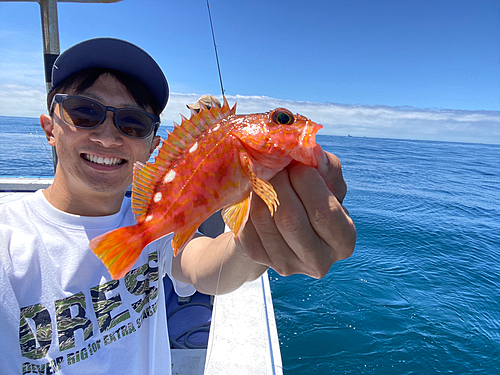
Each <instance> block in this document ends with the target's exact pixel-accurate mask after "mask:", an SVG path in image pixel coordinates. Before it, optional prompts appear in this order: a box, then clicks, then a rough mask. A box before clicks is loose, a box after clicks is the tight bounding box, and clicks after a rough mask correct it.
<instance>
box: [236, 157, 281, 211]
mask: <svg viewBox="0 0 500 375" xmlns="http://www.w3.org/2000/svg"><path fill="white" fill-rule="evenodd" d="M245 161H246V165H247V172H248V175H249V176H250V181H251V182H252V188H253V191H255V194H257V195H258V196H259V197H260V198H261V199H262V200H263V201H264V203H265V204H266V205H267V208H269V212H270V213H271V216H273V215H274V213H275V212H276V210H277V209H278V206H279V204H280V202H279V200H278V194H276V191H274V188H273V185H271V184H270V183H269V182H268V181H265V180H262V179H260V178H259V177H257V175H256V174H255V173H253V171H252V168H251V167H250V164H249V162H248V159H246V160H245Z"/></svg>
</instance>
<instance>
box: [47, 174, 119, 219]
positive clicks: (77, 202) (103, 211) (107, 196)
mask: <svg viewBox="0 0 500 375" xmlns="http://www.w3.org/2000/svg"><path fill="white" fill-rule="evenodd" d="M125 193H126V191H118V192H117V191H113V192H96V191H90V192H89V191H85V192H84V191H78V190H77V189H74V190H71V191H70V189H68V188H67V185H65V184H61V183H58V180H57V178H55V179H54V183H53V184H52V185H51V186H49V187H48V188H47V189H45V190H44V191H43V194H44V196H45V198H46V199H47V201H48V202H49V203H50V204H51V205H52V206H54V207H55V208H57V209H58V210H60V211H64V212H67V213H70V214H73V215H80V216H107V215H113V214H115V213H117V212H118V211H120V208H121V205H122V202H123V197H124V196H125Z"/></svg>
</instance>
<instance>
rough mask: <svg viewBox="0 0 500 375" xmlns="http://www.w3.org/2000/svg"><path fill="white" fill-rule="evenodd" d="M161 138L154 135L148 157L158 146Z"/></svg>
mask: <svg viewBox="0 0 500 375" xmlns="http://www.w3.org/2000/svg"><path fill="white" fill-rule="evenodd" d="M160 141H161V137H160V136H159V135H155V136H154V138H153V141H152V142H151V149H150V150H149V155H151V154H152V153H153V151H154V150H155V149H156V147H158V145H159V144H160Z"/></svg>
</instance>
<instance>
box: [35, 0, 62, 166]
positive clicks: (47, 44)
mask: <svg viewBox="0 0 500 375" xmlns="http://www.w3.org/2000/svg"><path fill="white" fill-rule="evenodd" d="M39 4H40V13H41V16H42V35H43V64H44V69H45V88H46V90H47V94H48V93H49V91H50V84H51V81H52V77H51V74H52V66H53V65H54V61H56V59H57V56H59V53H60V50H59V26H58V20H57V0H39ZM52 164H53V165H54V173H56V167H57V151H56V148H55V147H54V146H53V147H52Z"/></svg>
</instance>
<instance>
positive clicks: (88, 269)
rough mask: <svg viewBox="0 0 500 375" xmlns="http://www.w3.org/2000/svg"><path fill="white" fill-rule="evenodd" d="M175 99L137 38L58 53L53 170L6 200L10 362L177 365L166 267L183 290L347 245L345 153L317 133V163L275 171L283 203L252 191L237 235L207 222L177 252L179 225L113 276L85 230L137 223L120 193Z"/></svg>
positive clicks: (317, 270) (31, 366)
mask: <svg viewBox="0 0 500 375" xmlns="http://www.w3.org/2000/svg"><path fill="white" fill-rule="evenodd" d="M167 100H168V84H167V81H166V79H165V77H164V75H163V73H162V71H161V69H160V68H159V67H158V65H157V64H156V62H155V61H154V60H153V59H152V58H151V57H150V56H149V55H148V54H147V53H146V52H144V51H143V50H141V49H140V48H138V47H137V46H135V45H133V44H130V43H128V42H125V41H121V40H118V39H111V38H98V39H91V40H88V41H84V42H82V43H79V44H77V45H75V46H73V47H72V48H70V49H68V50H67V51H65V52H64V53H63V54H62V55H61V56H59V58H58V59H57V60H56V62H55V64H54V68H53V71H52V90H51V92H50V93H49V95H48V101H47V102H48V106H49V115H42V116H41V117H40V122H41V126H42V128H43V130H44V132H45V135H46V137H47V140H48V142H49V144H50V145H51V146H55V147H56V150H57V153H58V156H59V164H58V166H57V169H56V172H55V176H54V183H53V184H52V185H51V186H50V187H48V188H47V189H45V190H43V191H42V190H40V191H38V192H36V193H35V194H31V195H28V196H25V197H23V198H21V199H19V200H17V201H14V202H11V203H6V204H3V205H1V206H0V218H1V219H0V220H1V226H0V264H1V266H0V287H1V288H2V294H1V298H0V317H1V319H0V332H2V340H1V341H0V363H2V372H3V373H6V374H14V373H30V372H31V373H58V374H96V373H99V374H119V373H125V372H126V373H132V374H168V373H170V351H169V345H168V336H167V329H166V318H165V303H164V295H163V294H164V293H163V283H162V282H161V278H162V277H163V276H164V275H168V276H169V277H170V278H171V279H172V282H173V284H174V288H175V290H176V292H177V293H178V294H179V295H180V296H187V295H190V294H192V293H194V291H195V289H194V288H196V289H197V290H199V291H201V292H203V293H207V294H214V293H216V292H219V293H227V292H230V291H232V290H235V289H236V288H238V287H239V286H240V285H242V284H243V283H245V282H247V281H249V280H253V279H255V278H257V277H259V276H260V275H261V274H262V273H263V272H264V271H265V270H266V269H267V268H269V267H272V268H274V269H275V270H276V271H277V272H278V273H280V274H281V275H289V274H293V273H303V274H306V275H309V276H312V277H315V278H319V277H323V276H324V275H325V274H326V273H327V272H328V269H329V268H330V266H331V265H332V264H333V263H334V262H335V261H337V260H340V259H344V258H346V257H348V256H350V255H351V253H352V251H353V248H354V243H355V237H356V231H355V229H354V225H353V223H352V221H351V220H350V218H349V216H348V215H347V211H346V210H345V209H344V208H343V207H342V206H341V202H342V200H343V198H344V196H345V193H346V186H345V182H344V180H343V178H342V173H341V168H340V163H339V161H338V159H337V158H336V157H335V156H333V155H331V154H327V153H325V152H323V151H322V150H321V148H320V147H319V146H318V147H317V148H316V149H315V154H316V157H317V158H318V160H319V165H318V168H317V169H316V168H311V167H307V166H304V165H301V164H293V165H291V166H289V167H288V168H286V169H285V170H283V171H282V172H280V173H279V174H278V175H276V176H275V177H274V178H273V179H272V180H271V183H272V184H273V186H274V188H275V190H276V191H277V193H278V196H279V197H280V202H281V205H280V207H279V210H278V211H277V212H276V214H275V215H274V217H271V216H270V215H269V212H268V209H267V206H266V205H265V204H264V203H263V202H262V201H261V200H260V198H258V197H256V196H255V197H254V198H253V201H252V211H251V214H250V219H249V221H248V223H247V224H246V226H245V229H244V230H243V232H242V233H241V235H240V236H239V237H238V238H237V239H235V238H233V236H232V234H231V233H225V234H222V235H220V236H218V237H217V238H215V239H212V238H208V237H201V236H199V237H197V238H194V239H193V240H191V241H190V242H189V243H188V245H186V247H185V248H184V250H183V251H182V252H181V253H180V255H178V256H177V257H176V258H173V256H172V248H171V246H170V240H171V238H172V236H171V235H169V236H166V237H163V238H162V239H159V240H157V241H155V242H153V243H152V244H150V245H148V246H147V247H146V248H145V249H144V250H143V252H142V254H141V256H140V258H139V260H138V261H137V262H136V264H135V265H134V266H133V267H132V269H131V271H129V272H128V273H127V275H126V276H125V277H123V278H122V279H120V280H112V279H111V277H110V275H109V273H108V272H107V270H106V269H105V267H104V266H103V264H102V263H101V262H100V261H99V259H97V258H96V257H95V255H94V254H93V253H92V251H91V250H90V249H89V248H88V243H89V241H90V240H91V239H92V238H94V237H96V236H98V235H100V234H103V233H105V232H108V231H109V230H112V229H116V228H118V227H122V226H127V225H131V224H133V223H134V216H133V213H132V211H131V207H130V200H129V199H128V198H125V199H124V196H125V193H126V190H127V187H128V186H129V185H130V183H131V182H132V169H133V165H134V163H135V162H136V161H141V162H145V161H146V160H148V158H149V156H150V154H151V153H152V152H153V150H154V149H155V148H156V146H157V145H158V143H159V142H160V139H159V137H157V136H156V131H157V130H158V126H159V114H160V113H161V111H162V110H163V109H164V107H165V105H166V103H167ZM312 189H314V192H315V194H310V191H311V190H312ZM223 258H224V267H223V268H222V274H221V275H220V277H219V268H220V265H221V262H222V259H223ZM159 281H160V282H159Z"/></svg>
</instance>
